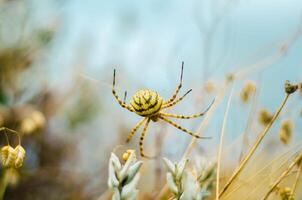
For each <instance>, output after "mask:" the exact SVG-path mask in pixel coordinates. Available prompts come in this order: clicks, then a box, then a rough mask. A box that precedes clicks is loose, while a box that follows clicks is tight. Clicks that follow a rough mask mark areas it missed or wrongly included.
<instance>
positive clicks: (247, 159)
mask: <svg viewBox="0 0 302 200" xmlns="http://www.w3.org/2000/svg"><path fill="white" fill-rule="evenodd" d="M289 96H290V94H286V96H285V98H284V100H283V101H282V103H281V105H280V107H279V108H278V110H277V112H276V113H275V115H274V117H273V118H272V120H271V121H270V123H269V124H268V125H267V126H266V127H265V129H264V130H263V131H262V132H261V133H260V135H259V137H258V139H257V141H256V142H255V144H254V145H253V146H252V148H251V149H250V151H249V152H248V154H247V155H246V156H245V157H244V159H243V160H242V162H241V163H240V165H239V167H238V168H237V169H236V170H235V172H234V173H233V175H232V176H231V178H230V179H229V180H228V182H227V183H226V185H225V186H224V188H223V189H222V190H221V192H220V194H219V197H221V196H222V195H223V194H224V193H225V191H226V190H227V189H228V188H229V187H230V185H231V184H232V183H233V181H234V180H235V179H236V178H237V177H238V175H239V174H240V172H241V171H242V170H243V169H244V167H245V166H246V164H247V162H248V161H249V160H250V158H251V157H252V155H253V154H254V153H255V151H256V149H257V148H258V146H259V144H260V143H261V141H262V140H263V138H264V136H265V135H266V134H267V132H268V131H269V130H270V128H271V127H272V125H273V123H274V122H275V121H276V119H277V118H278V116H279V114H280V112H281V111H282V109H283V107H284V105H285V104H286V102H287V100H288V98H289Z"/></svg>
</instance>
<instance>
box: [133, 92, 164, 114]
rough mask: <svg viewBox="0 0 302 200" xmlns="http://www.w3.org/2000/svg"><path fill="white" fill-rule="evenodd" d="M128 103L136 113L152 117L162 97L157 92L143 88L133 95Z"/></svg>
mask: <svg viewBox="0 0 302 200" xmlns="http://www.w3.org/2000/svg"><path fill="white" fill-rule="evenodd" d="M130 105H131V107H132V108H133V110H134V112H135V113H136V114H138V115H140V116H142V117H153V118H154V116H156V115H157V114H158V113H159V111H160V109H161V107H162V105H163V98H162V97H161V96H159V94H158V93H157V92H154V91H152V90H148V89H143V90H139V91H137V92H136V93H135V94H134V95H133V97H132V99H131V101H130Z"/></svg>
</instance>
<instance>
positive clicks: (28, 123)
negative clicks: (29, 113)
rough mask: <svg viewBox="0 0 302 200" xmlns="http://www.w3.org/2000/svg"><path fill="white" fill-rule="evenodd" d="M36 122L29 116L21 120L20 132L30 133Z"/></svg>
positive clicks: (33, 129)
mask: <svg viewBox="0 0 302 200" xmlns="http://www.w3.org/2000/svg"><path fill="white" fill-rule="evenodd" d="M35 129H36V124H35V121H34V120H33V119H31V118H25V119H23V120H22V122H21V132H22V133H24V134H27V135H29V134H31V133H33V132H34V131H35Z"/></svg>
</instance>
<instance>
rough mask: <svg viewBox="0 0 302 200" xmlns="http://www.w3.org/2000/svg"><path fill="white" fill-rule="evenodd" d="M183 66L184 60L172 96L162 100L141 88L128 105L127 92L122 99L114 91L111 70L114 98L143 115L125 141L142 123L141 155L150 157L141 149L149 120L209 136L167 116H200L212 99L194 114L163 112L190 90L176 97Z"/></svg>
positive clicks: (186, 131)
mask: <svg viewBox="0 0 302 200" xmlns="http://www.w3.org/2000/svg"><path fill="white" fill-rule="evenodd" d="M183 66H184V62H182V66H181V76H180V83H179V84H178V86H177V88H176V90H175V92H174V94H173V95H172V97H171V98H170V99H169V100H167V101H164V100H163V98H162V97H161V96H160V95H159V94H158V93H157V92H155V91H152V90H149V89H142V90H138V91H137V92H136V93H135V94H134V95H133V97H132V98H131V100H130V104H129V105H128V104H126V102H125V100H126V94H127V93H125V98H124V101H122V100H121V99H120V98H119V96H118V95H117V93H116V91H115V70H114V72H113V87H112V94H113V96H114V97H115V99H116V100H117V101H118V103H119V104H120V105H121V106H122V107H123V108H126V109H127V110H129V111H130V112H134V113H136V114H138V115H140V116H142V117H143V119H142V120H141V121H140V122H138V123H137V125H136V126H135V127H134V128H133V129H132V130H131V133H130V134H129V135H128V137H127V142H129V141H130V140H131V139H132V137H133V136H134V134H135V132H136V131H137V130H138V129H139V127H141V126H142V125H143V124H144V127H143V131H142V134H141V136H140V142H139V147H140V155H141V156H142V157H147V158H151V157H150V156H146V155H145V154H144V149H143V142H144V138H145V134H146V132H147V128H148V126H149V123H150V121H151V120H152V121H154V122H157V121H158V120H160V119H161V120H163V121H165V122H167V123H169V124H170V125H172V126H174V127H175V128H177V129H179V130H181V131H183V132H185V133H187V134H189V135H191V136H193V137H196V138H201V139H208V138H209V137H201V136H199V135H197V134H195V133H193V132H191V131H189V130H187V129H185V128H183V127H181V126H180V125H178V124H176V123H175V122H173V121H171V120H170V119H169V118H168V117H172V118H180V119H191V118H196V117H200V116H202V115H204V114H205V113H206V112H207V111H208V110H209V109H210V107H211V106H212V104H213V103H214V101H213V102H212V104H211V105H210V106H209V107H208V108H207V109H206V110H205V111H203V112H201V113H198V114H195V115H190V116H184V115H175V114H170V113H165V112H163V110H164V109H166V108H169V107H172V106H174V105H175V104H177V103H178V102H180V101H181V100H183V99H184V97H185V96H186V95H187V94H188V93H190V92H191V91H192V90H189V91H187V92H186V93H185V94H184V95H182V96H181V97H179V98H177V95H178V93H179V90H180V88H181V86H182V76H183Z"/></svg>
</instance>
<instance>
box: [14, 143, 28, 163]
mask: <svg viewBox="0 0 302 200" xmlns="http://www.w3.org/2000/svg"><path fill="white" fill-rule="evenodd" d="M15 151H16V159H15V167H16V168H19V167H21V166H22V165H23V161H24V159H25V154H26V152H25V149H24V148H23V147H22V146H21V145H18V146H16V148H15Z"/></svg>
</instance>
